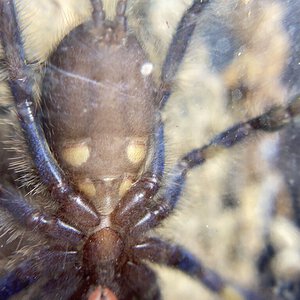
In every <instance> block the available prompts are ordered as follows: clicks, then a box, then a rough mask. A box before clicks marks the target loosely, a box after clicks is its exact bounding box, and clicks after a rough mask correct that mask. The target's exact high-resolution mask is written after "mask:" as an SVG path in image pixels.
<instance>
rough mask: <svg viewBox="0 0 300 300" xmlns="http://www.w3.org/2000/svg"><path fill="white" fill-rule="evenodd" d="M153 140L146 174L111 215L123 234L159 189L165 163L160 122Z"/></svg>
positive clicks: (161, 124)
mask: <svg viewBox="0 0 300 300" xmlns="http://www.w3.org/2000/svg"><path fill="white" fill-rule="evenodd" d="M153 140H154V142H153V143H154V145H153V148H154V149H155V150H154V155H153V159H152V161H151V165H150V166H149V169H148V172H147V173H145V174H144V175H143V177H142V178H141V179H139V180H138V181H137V182H136V183H135V184H134V185H133V186H132V187H131V188H130V189H129V191H128V192H127V193H126V194H125V196H124V197H123V198H122V199H121V201H120V202H119V204H118V206H117V207H116V209H115V210H114V212H113V213H112V220H113V222H114V224H118V225H119V227H120V230H121V232H124V233H126V232H127V230H128V228H130V227H131V225H132V224H134V222H135V220H136V218H138V217H139V216H140V215H141V214H143V213H144V208H145V203H147V202H149V201H151V200H152V198H153V197H154V196H155V195H156V193H157V191H158V190H159V188H160V180H161V178H162V176H163V172H164V162H165V146H164V126H163V123H162V122H158V124H157V126H156V129H155V134H154V138H153Z"/></svg>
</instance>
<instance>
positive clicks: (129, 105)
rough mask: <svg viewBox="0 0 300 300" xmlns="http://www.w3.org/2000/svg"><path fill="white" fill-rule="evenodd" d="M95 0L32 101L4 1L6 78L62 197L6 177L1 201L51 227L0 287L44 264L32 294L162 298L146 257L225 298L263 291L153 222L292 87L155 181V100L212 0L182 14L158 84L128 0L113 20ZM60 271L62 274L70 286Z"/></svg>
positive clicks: (23, 217) (271, 125)
mask: <svg viewBox="0 0 300 300" xmlns="http://www.w3.org/2000/svg"><path fill="white" fill-rule="evenodd" d="M91 2H92V6H93V14H92V19H91V20H89V21H87V22H86V23H84V24H82V25H80V26H78V27H76V28H75V29H74V30H73V31H71V32H70V33H69V34H68V35H67V36H66V37H65V38H64V39H63V41H62V42H61V43H60V44H59V46H58V47H57V49H56V50H55V51H54V52H53V53H52V55H51V56H50V58H49V61H48V63H47V65H46V67H45V76H44V79H43V88H42V97H41V102H40V103H39V104H38V101H37V99H36V98H35V94H34V91H33V85H34V83H33V81H34V74H33V71H32V69H31V66H30V65H29V64H27V62H26V58H25V55H24V49H23V45H22V38H21V35H20V30H19V27H18V22H17V18H16V12H15V7H14V3H13V1H11V0H1V1H0V13H1V22H0V26H1V40H2V43H3V47H4V51H5V60H6V62H7V72H8V83H9V86H10V89H11V92H12V94H13V96H14V99H15V104H16V111H17V114H18V117H19V121H20V125H21V127H22V130H23V134H24V138H25V140H26V142H27V144H28V149H29V152H30V155H31V157H32V161H33V164H34V166H35V168H36V171H37V173H38V175H39V177H40V180H41V181H42V183H43V184H44V185H45V186H46V187H47V189H48V192H49V195H51V199H53V201H55V202H57V212H56V213H55V214H54V215H49V214H46V213H44V212H43V211H41V210H38V209H36V208H35V207H33V206H32V205H31V204H30V202H28V201H27V200H26V197H23V196H22V195H19V194H18V192H17V191H15V190H14V189H13V188H11V187H10V186H9V185H6V184H5V183H1V185H0V199H1V206H2V207H3V209H6V210H7V211H8V212H9V213H10V214H11V215H12V216H13V218H14V219H15V220H16V221H17V222H19V223H20V224H21V225H23V226H24V227H26V228H27V229H28V230H34V231H37V232H38V233H39V234H42V235H44V236H46V237H47V239H49V245H47V246H46V247H41V248H40V249H38V250H36V252H35V253H34V254H33V255H32V256H31V257H30V258H29V259H27V260H26V259H25V260H24V261H22V262H21V263H20V264H19V265H18V266H17V267H16V268H15V269H13V270H12V271H10V272H8V273H7V274H6V275H4V276H3V277H2V279H1V280H2V281H0V287H1V289H0V295H1V299H7V298H9V297H11V296H13V295H15V294H17V293H19V292H20V291H22V290H25V289H27V288H28V287H30V286H31V285H34V284H36V283H37V282H38V280H39V279H40V278H45V276H46V274H48V273H50V276H49V280H47V281H46V282H43V283H42V286H41V292H40V291H39V290H38V291H36V294H35V297H39V298H40V299H47V298H49V299H51V297H53V293H54V292H53V290H54V291H56V292H57V289H60V298H62V299H84V298H87V297H88V298H89V299H90V300H93V299H108V300H113V299H116V298H117V299H120V300H122V299H160V298H161V296H160V290H159V287H158V284H157V280H156V276H155V273H154V272H153V271H152V270H151V269H150V267H148V266H147V264H145V263H144V260H148V261H151V262H154V263H160V264H165V265H167V266H170V267H174V268H177V269H179V270H181V271H183V272H185V273H187V274H188V275H190V276H192V277H194V278H196V279H197V280H199V281H201V282H202V283H203V284H204V285H206V286H207V287H208V288H209V289H210V290H211V291H212V292H214V293H216V294H218V295H219V296H220V297H223V298H224V299H255V300H256V299H260V296H259V295H256V293H254V292H252V291H244V290H242V289H236V288H235V287H233V286H231V285H230V284H229V283H228V282H226V281H225V280H224V279H222V278H221V277H220V276H219V275H218V274H217V273H215V272H213V271H211V270H209V269H207V268H205V267H204V266H203V265H202V263H201V262H199V260H197V259H196V258H195V257H194V256H193V255H192V254H190V253H189V252H188V251H187V250H185V249H184V248H182V247H180V246H177V245H173V244H170V243H168V242H165V241H163V240H161V239H159V238H156V237H152V236H151V235H150V234H149V233H148V232H149V230H151V229H152V228H155V227H156V226H158V225H159V224H160V223H161V221H162V220H163V219H165V218H166V217H167V216H169V214H170V213H171V212H172V211H173V209H174V208H175V206H176V204H177V201H178V199H179V196H180V193H181V190H182V187H183V185H184V182H185V177H186V174H187V172H188V171H189V170H190V169H192V168H194V167H195V166H198V165H201V164H202V163H204V162H205V161H206V159H207V158H209V157H211V156H213V155H215V154H216V153H217V152H219V151H221V150H222V149H224V148H229V147H231V146H233V145H235V144H236V143H238V142H240V141H242V140H243V139H244V138H246V137H247V136H249V135H250V134H252V132H254V131H256V130H264V131H273V130H278V129H280V128H282V127H283V126H285V125H286V124H288V123H289V122H290V121H291V120H292V119H293V117H294V116H297V115H298V114H299V111H300V108H299V106H300V104H299V102H300V101H299V98H297V99H296V100H295V101H294V102H292V103H291V104H290V105H289V106H288V107H285V108H284V107H277V108H274V109H271V110H270V111H269V112H267V113H265V114H264V115H262V116H260V117H257V118H254V119H251V120H249V121H247V122H244V123H240V124H237V125H236V126H234V127H232V128H229V129H228V130H226V131H225V132H223V133H221V134H219V135H217V136H216V137H215V138H214V139H213V140H212V141H211V142H210V143H209V144H207V145H205V146H203V147H201V148H199V149H195V150H193V151H191V152H189V153H187V154H186V155H184V156H183V157H182V158H181V159H180V160H179V161H178V163H177V164H176V165H175V166H174V169H173V170H172V172H171V173H172V174H171V176H170V178H169V179H168V180H167V185H166V187H164V188H163V189H162V187H161V182H162V177H163V168H164V134H163V123H162V121H161V117H160V110H161V108H162V107H163V105H164V103H165V101H166V100H167V98H168V97H169V95H170V93H171V91H172V81H173V79H174V76H175V75H176V72H177V69H178V66H179V64H180V62H181V60H182V58H183V56H184V53H185V50H186V47H187V45H188V43H189V38H190V36H191V34H192V33H193V30H194V27H195V24H196V18H197V16H198V15H199V13H200V12H201V11H202V10H203V9H204V8H205V7H206V5H207V3H208V2H209V1H195V2H194V3H193V5H192V6H191V7H190V8H189V9H188V10H187V12H186V13H185V14H184V16H183V17H182V19H181V21H180V24H179V25H178V28H177V32H176V34H175V35H174V37H173V40H172V43H171V45H170V49H169V51H168V54H167V57H166V59H165V62H164V65H163V71H162V77H161V85H160V86H156V85H155V84H154V81H153V79H152V77H151V73H152V68H153V65H152V64H151V62H149V61H148V59H147V56H146V54H145V52H144V50H143V49H142V47H141V46H140V44H139V42H138V40H137V39H136V37H135V36H134V35H133V34H130V33H129V32H128V30H127V20H126V16H125V11H126V4H127V1H124V0H123V1H118V4H117V8H116V17H115V20H114V21H113V22H110V21H108V20H106V18H105V13H104V10H103V7H102V2H101V1H97V0H93V1H91ZM145 170H146V171H145ZM158 191H160V193H158ZM62 264H63V265H64V267H63V268H61V265H62ZM63 280H65V281H66V282H67V283H68V287H67V288H66V289H65V290H63V289H62V288H61V281H63ZM33 298H34V297H33Z"/></svg>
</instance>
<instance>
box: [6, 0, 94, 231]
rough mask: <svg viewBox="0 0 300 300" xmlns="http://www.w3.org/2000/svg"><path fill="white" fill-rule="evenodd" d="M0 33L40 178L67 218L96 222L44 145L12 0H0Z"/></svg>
mask: <svg viewBox="0 0 300 300" xmlns="http://www.w3.org/2000/svg"><path fill="white" fill-rule="evenodd" d="M0 15H1V18H0V37H1V40H2V44H3V48H4V52H5V55H6V57H5V59H6V65H7V71H8V74H9V80H8V83H9V86H10V89H11V92H12V94H13V96H14V99H15V104H16V109H17V113H18V117H19V121H20V125H21V127H22V129H23V133H24V137H25V140H26V141H27V145H28V148H29V151H30V154H31V157H32V160H33V162H34V164H35V167H36V169H37V171H38V173H39V176H40V179H41V181H42V182H43V183H44V184H45V185H46V186H47V187H48V189H49V191H50V192H51V193H52V195H53V197H54V198H55V199H57V200H58V201H59V203H60V205H61V207H62V212H63V213H64V214H65V215H66V216H68V217H66V218H67V219H68V220H73V221H74V219H75V220H76V222H77V224H78V226H79V227H93V226H96V225H97V224H99V216H98V213H97V211H96V209H95V208H94V206H93V205H92V204H90V203H88V202H87V201H86V200H85V199H83V198H82V196H81V195H80V194H78V192H76V191H75V190H74V188H73V187H72V186H71V185H70V183H69V182H68V181H67V179H66V178H65V176H64V174H63V172H62V170H61V169H60V167H59V166H58V164H57V162H56V161H55V159H54V157H53V155H52V153H51V152H50V149H49V147H48V144H47V141H46V138H45V135H44V132H43V129H42V127H41V125H40V122H39V120H38V118H37V116H36V109H37V108H36V105H37V104H36V100H35V99H34V73H33V71H32V69H31V68H30V66H29V65H28V64H27V61H26V57H25V52H24V47H23V43H22V38H21V34H20V29H19V26H18V23H17V16H16V10H15V7H14V3H13V1H12V0H0Z"/></svg>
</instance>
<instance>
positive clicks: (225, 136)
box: [116, 96, 300, 239]
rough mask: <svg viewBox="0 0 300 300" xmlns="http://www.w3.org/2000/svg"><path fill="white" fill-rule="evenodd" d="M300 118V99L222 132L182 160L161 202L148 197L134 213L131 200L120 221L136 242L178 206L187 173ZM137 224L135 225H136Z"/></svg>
mask: <svg viewBox="0 0 300 300" xmlns="http://www.w3.org/2000/svg"><path fill="white" fill-rule="evenodd" d="M299 115H300V96H298V97H297V98H296V99H295V100H294V101H293V102H291V103H290V105H288V106H287V107H285V108H284V107H277V108H273V109H271V110H270V111H268V112H266V113H265V114H263V115H261V116H259V117H256V118H254V119H251V120H249V121H247V122H244V123H240V124H237V125H235V126H233V127H231V128H229V129H228V130H226V131H224V132H222V133H220V134H219V135H217V136H216V137H215V138H213V139H212V140H211V142H210V143H209V144H207V145H205V146H203V147H201V148H199V149H195V150H193V151H191V152H189V153H187V154H186V155H184V156H183V157H182V158H181V159H180V160H179V162H178V163H177V164H176V165H175V167H174V168H173V170H172V171H171V172H170V174H171V175H170V178H169V179H168V180H167V185H166V187H165V188H164V190H163V191H162V196H161V197H160V199H157V200H156V201H151V200H150V201H149V200H148V199H147V198H146V197H145V198H143V199H142V198H139V202H138V204H139V205H138V209H135V210H134V211H133V210H132V211H131V208H130V205H131V203H132V202H133V201H132V202H130V201H129V200H130V199H128V204H127V206H126V207H124V208H122V210H120V212H117V214H116V215H117V216H118V218H117V219H118V222H120V224H122V225H124V228H126V229H128V228H130V229H131V233H130V234H131V235H132V238H133V239H134V238H135V237H136V236H137V235H140V234H141V235H142V234H144V233H145V232H147V231H148V230H150V229H151V228H154V227H156V226H158V225H159V224H160V222H161V221H162V220H164V219H165V218H166V217H168V216H169V215H170V213H171V212H172V211H173V210H174V208H175V207H176V205H177V202H178V200H179V198H180V195H181V191H182V189H183V187H184V184H185V180H186V174H187V172H188V171H189V170H191V169H192V168H194V167H197V166H200V165H202V164H203V163H205V161H206V160H207V159H210V158H212V157H214V156H216V155H217V154H218V153H220V151H223V150H224V149H227V148H230V147H233V146H234V145H236V144H238V143H240V142H242V141H243V140H244V139H245V138H246V137H248V136H250V135H251V134H254V133H255V132H256V131H257V130H262V131H276V130H280V129H281V128H283V127H284V126H285V125H287V124H289V123H290V122H292V121H293V120H296V118H299ZM128 197H131V198H132V199H134V197H137V195H129V194H128ZM136 202H137V201H136ZM129 203H130V204H129ZM125 210H126V215H128V216H129V215H132V216H134V217H132V218H131V219H130V220H131V221H130V222H131V223H130V224H127V223H125V222H124V221H122V218H121V215H122V212H123V211H125ZM122 222H123V223H122ZM133 223H135V225H134V224H133Z"/></svg>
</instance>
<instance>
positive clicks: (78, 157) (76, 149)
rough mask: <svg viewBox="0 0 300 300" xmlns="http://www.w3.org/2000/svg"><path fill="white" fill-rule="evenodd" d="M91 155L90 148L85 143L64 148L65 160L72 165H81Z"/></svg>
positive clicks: (63, 156)
mask: <svg viewBox="0 0 300 300" xmlns="http://www.w3.org/2000/svg"><path fill="white" fill-rule="evenodd" d="M89 157H90V150H89V148H88V146H87V145H85V144H75V145H72V146H66V147H65V148H63V150H62V158H63V160H64V161H65V162H66V163H67V164H69V165H70V166H72V167H80V166H81V165H82V164H84V163H85V162H86V161H87V160H88V158H89Z"/></svg>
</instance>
